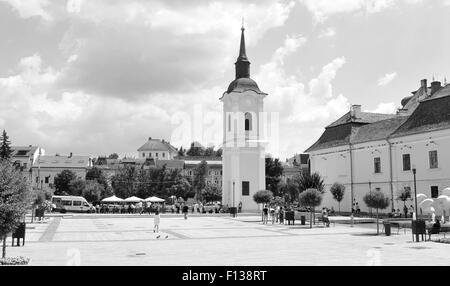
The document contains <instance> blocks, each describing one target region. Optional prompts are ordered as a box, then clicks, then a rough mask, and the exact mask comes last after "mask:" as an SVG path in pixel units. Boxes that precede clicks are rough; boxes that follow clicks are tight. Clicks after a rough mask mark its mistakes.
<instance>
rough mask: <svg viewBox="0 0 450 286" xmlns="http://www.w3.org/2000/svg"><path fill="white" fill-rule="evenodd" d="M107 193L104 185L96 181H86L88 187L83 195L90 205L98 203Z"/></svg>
mask: <svg viewBox="0 0 450 286" xmlns="http://www.w3.org/2000/svg"><path fill="white" fill-rule="evenodd" d="M104 192H105V188H104V187H103V185H101V184H100V183H98V182H97V181H95V180H90V181H86V187H85V188H84V189H83V191H82V193H81V195H82V196H83V197H84V198H85V199H86V200H87V201H88V202H90V203H93V202H98V201H100V200H101V199H102V198H103V197H102V195H103V194H104Z"/></svg>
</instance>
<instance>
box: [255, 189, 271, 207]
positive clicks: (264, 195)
mask: <svg viewBox="0 0 450 286" xmlns="http://www.w3.org/2000/svg"><path fill="white" fill-rule="evenodd" d="M272 199H273V193H272V192H271V191H269V190H261V191H257V192H256V193H255V194H254V195H253V200H254V201H255V202H256V203H257V204H268V203H270V202H271V201H272Z"/></svg>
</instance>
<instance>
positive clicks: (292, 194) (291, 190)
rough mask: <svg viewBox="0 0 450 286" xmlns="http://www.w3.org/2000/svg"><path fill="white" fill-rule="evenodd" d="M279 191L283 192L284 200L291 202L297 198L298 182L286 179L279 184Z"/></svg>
mask: <svg viewBox="0 0 450 286" xmlns="http://www.w3.org/2000/svg"><path fill="white" fill-rule="evenodd" d="M280 192H281V193H282V194H283V197H284V198H285V201H286V202H289V203H291V204H292V203H293V202H294V201H295V200H297V199H298V194H299V192H298V184H297V183H296V181H295V180H288V181H287V182H286V183H285V184H284V183H283V184H281V185H280Z"/></svg>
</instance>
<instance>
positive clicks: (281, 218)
mask: <svg viewBox="0 0 450 286" xmlns="http://www.w3.org/2000/svg"><path fill="white" fill-rule="evenodd" d="M278 216H279V218H280V219H279V222H280V224H284V211H283V207H280V211H279V212H278Z"/></svg>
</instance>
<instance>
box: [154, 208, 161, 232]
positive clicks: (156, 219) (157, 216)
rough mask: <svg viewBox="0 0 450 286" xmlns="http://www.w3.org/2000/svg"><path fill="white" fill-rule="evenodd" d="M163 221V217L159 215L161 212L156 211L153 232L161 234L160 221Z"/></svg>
mask: <svg viewBox="0 0 450 286" xmlns="http://www.w3.org/2000/svg"><path fill="white" fill-rule="evenodd" d="M160 220H161V216H160V214H159V211H158V210H156V212H155V215H154V216H153V222H154V226H153V232H156V233H159V221H160ZM158 237H159V235H158Z"/></svg>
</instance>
